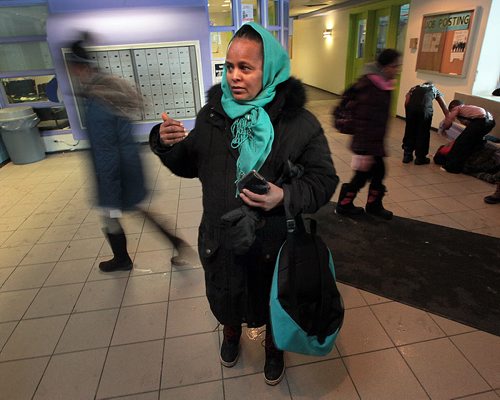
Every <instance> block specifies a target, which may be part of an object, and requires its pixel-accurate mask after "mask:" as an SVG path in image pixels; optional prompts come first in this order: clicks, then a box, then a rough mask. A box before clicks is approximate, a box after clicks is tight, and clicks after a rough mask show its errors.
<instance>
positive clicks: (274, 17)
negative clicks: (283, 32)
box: [267, 0, 280, 26]
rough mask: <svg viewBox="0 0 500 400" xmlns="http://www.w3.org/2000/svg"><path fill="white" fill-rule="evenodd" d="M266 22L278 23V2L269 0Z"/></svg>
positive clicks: (270, 23) (269, 23)
mask: <svg viewBox="0 0 500 400" xmlns="http://www.w3.org/2000/svg"><path fill="white" fill-rule="evenodd" d="M267 23H268V25H270V26H272V25H279V24H280V2H279V1H276V0H275V1H269V2H268V5H267Z"/></svg>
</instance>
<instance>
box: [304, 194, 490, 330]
mask: <svg viewBox="0 0 500 400" xmlns="http://www.w3.org/2000/svg"><path fill="white" fill-rule="evenodd" d="M314 217H315V219H317V220H318V231H319V233H320V235H321V236H322V237H323V240H324V241H325V243H326V244H327V245H328V246H329V247H330V249H331V251H332V254H333V260H334V263H335V271H336V274H337V279H338V280H339V281H340V282H344V283H348V284H350V285H352V286H355V287H357V288H360V289H363V290H367V291H369V292H372V293H375V294H378V295H380V296H383V297H387V298H390V299H393V300H396V301H399V302H402V303H405V304H408V305H411V306H414V307H417V308H420V309H422V310H426V311H429V312H432V313H435V314H438V315H441V316H443V317H446V318H449V319H452V320H455V321H457V322H461V323H464V324H466V325H470V326H473V327H475V328H477V329H481V330H483V331H486V332H490V333H493V334H495V335H498V336H500V239H498V238H494V237H491V236H486V235H480V234H476V233H471V232H466V231H461V230H458V229H453V228H447V227H444V226H440V225H434V224H428V223H425V222H420V221H415V220H412V219H408V218H401V217H394V218H393V219H392V220H391V221H384V220H381V219H378V218H375V217H372V216H369V215H362V216H359V217H357V218H355V219H354V218H347V217H342V216H339V215H336V214H335V213H334V204H333V203H330V204H328V205H327V206H325V207H323V208H322V209H321V210H320V211H319V212H318V213H316V214H315V215H314Z"/></svg>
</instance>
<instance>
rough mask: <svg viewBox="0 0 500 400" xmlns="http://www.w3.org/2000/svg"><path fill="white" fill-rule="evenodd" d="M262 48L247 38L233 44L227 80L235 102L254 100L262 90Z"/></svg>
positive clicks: (237, 40) (230, 47)
mask: <svg viewBox="0 0 500 400" xmlns="http://www.w3.org/2000/svg"><path fill="white" fill-rule="evenodd" d="M262 61H263V56H262V46H261V44H260V43H258V42H256V41H254V40H249V39H245V38H238V39H235V40H233V41H232V42H231V45H230V46H229V49H228V51H227V56H226V79H227V84H228V86H229V88H230V89H231V93H232V94H233V97H234V99H235V100H239V101H242V100H253V99H254V98H255V97H257V95H258V94H259V93H260V91H261V90H262V64H263V62H262Z"/></svg>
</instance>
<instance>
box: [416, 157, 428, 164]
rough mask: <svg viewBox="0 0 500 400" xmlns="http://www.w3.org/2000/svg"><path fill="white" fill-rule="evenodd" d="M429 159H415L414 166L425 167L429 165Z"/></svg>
mask: <svg viewBox="0 0 500 400" xmlns="http://www.w3.org/2000/svg"><path fill="white" fill-rule="evenodd" d="M430 162H431V159H430V158H429V157H417V158H415V165H425V164H429V163H430Z"/></svg>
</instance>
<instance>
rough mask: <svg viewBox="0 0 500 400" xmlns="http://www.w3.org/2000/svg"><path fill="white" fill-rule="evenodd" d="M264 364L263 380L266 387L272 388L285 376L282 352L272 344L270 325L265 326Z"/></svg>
mask: <svg viewBox="0 0 500 400" xmlns="http://www.w3.org/2000/svg"><path fill="white" fill-rule="evenodd" d="M265 348H266V363H265V364H264V379H265V381H266V383H267V384H268V385H271V386H274V385H277V384H278V383H280V382H281V380H282V379H283V376H284V375H285V360H284V359H283V352H282V351H281V350H278V349H277V348H276V346H275V344H274V340H273V335H272V333H271V325H270V324H268V325H267V326H266V341H265Z"/></svg>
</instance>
